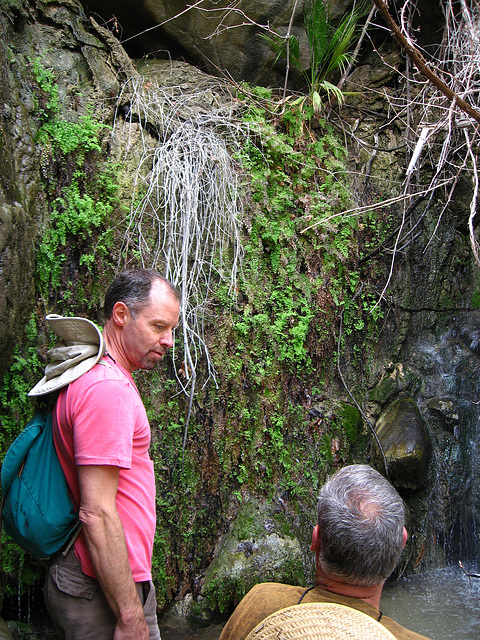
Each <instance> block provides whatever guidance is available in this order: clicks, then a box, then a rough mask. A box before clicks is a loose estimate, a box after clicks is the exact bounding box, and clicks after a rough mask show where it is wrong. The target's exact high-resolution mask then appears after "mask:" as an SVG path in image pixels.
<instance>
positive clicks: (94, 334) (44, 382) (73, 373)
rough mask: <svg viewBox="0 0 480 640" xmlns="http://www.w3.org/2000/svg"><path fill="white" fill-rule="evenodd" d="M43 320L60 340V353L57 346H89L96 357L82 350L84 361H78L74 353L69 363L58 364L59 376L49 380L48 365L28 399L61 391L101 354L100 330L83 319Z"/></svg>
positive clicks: (57, 318)
mask: <svg viewBox="0 0 480 640" xmlns="http://www.w3.org/2000/svg"><path fill="white" fill-rule="evenodd" d="M46 320H47V323H48V325H49V326H50V328H51V329H52V331H53V332H54V333H55V334H56V335H57V336H58V337H59V338H60V340H61V343H60V349H61V346H65V347H71V346H73V345H91V346H94V347H95V348H96V355H94V356H92V355H91V354H92V350H91V349H90V350H85V353H86V354H88V355H86V357H85V358H84V359H81V358H79V356H78V352H77V353H76V355H75V358H74V359H72V361H71V363H69V361H68V359H67V360H62V362H61V367H59V371H61V373H59V375H53V376H52V372H51V370H52V368H53V370H55V363H53V367H52V363H51V364H49V365H48V366H47V368H48V367H50V372H48V375H44V377H43V378H42V379H41V380H40V381H39V382H37V384H36V385H35V386H34V387H33V388H32V389H31V390H30V391H29V392H28V394H27V395H28V396H43V395H46V394H48V393H52V392H53V391H57V390H58V389H61V388H62V387H65V386H66V385H68V384H70V383H71V382H73V381H74V380H76V379H77V378H79V377H80V376H82V375H83V374H84V373H86V372H87V371H89V370H90V369H91V368H92V367H93V366H95V365H96V364H97V362H98V361H99V360H100V359H101V358H102V356H103V355H104V353H105V341H104V339H103V335H102V332H101V330H100V329H99V328H98V327H97V325H96V324H94V323H93V322H91V321H90V320H87V318H78V317H62V316H59V315H56V314H49V315H47V316H46ZM57 346H58V345H57ZM52 351H54V350H52ZM94 351H95V349H94ZM79 360H80V361H79Z"/></svg>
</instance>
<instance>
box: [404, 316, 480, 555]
mask: <svg viewBox="0 0 480 640" xmlns="http://www.w3.org/2000/svg"><path fill="white" fill-rule="evenodd" d="M479 345H480V314H478V313H477V312H473V313H468V314H467V313H465V314H461V315H457V316H455V317H453V318H452V322H451V327H450V328H449V329H448V330H447V331H446V332H444V333H443V334H442V335H440V336H439V337H438V338H434V337H431V336H430V337H429V338H422V339H421V340H420V341H419V342H418V343H417V344H416V345H415V347H414V349H412V352H411V358H412V359H411V363H410V364H411V366H413V368H415V369H416V370H417V372H418V374H419V376H420V380H421V384H420V389H419V392H418V395H417V398H416V400H417V403H418V406H419V408H420V411H421V412H422V415H423V417H424V419H425V421H426V422H427V425H428V427H429V430H430V434H431V437H432V443H433V447H434V455H433V459H432V463H431V466H432V468H431V472H430V487H429V489H430V493H429V498H428V500H427V503H426V513H425V517H426V518H427V531H428V533H427V537H428V538H429V541H430V546H431V547H435V549H436V550H435V551H434V553H435V555H437V559H438V552H439V551H440V558H439V560H440V562H441V557H442V556H443V560H444V562H445V564H447V565H450V564H457V565H458V561H461V562H462V563H463V564H467V565H471V566H473V567H478V566H479V565H480V546H479V544H478V535H479V533H480V527H479V524H478V519H479V514H480V475H479V472H480V460H479V455H478V453H479V439H480V420H479V418H480V349H479Z"/></svg>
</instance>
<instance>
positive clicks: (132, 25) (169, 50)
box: [85, 0, 307, 87]
mask: <svg viewBox="0 0 480 640" xmlns="http://www.w3.org/2000/svg"><path fill="white" fill-rule="evenodd" d="M196 4H198V3H190V5H187V4H185V2H179V0H161V1H160V0H141V1H140V2H136V3H135V5H132V3H131V2H130V1H129V0H115V1H113V0H93V1H89V2H88V3H86V2H85V8H86V9H88V11H90V13H91V14H92V15H93V17H94V18H95V19H96V20H99V16H101V17H102V18H103V21H104V24H105V25H107V26H109V27H110V28H112V29H116V35H117V37H118V38H119V40H120V42H122V44H123V45H124V47H125V49H126V51H127V52H128V53H129V54H130V55H131V56H132V57H138V58H141V57H143V56H145V55H146V56H151V57H163V58H174V59H175V58H176V59H179V58H183V59H184V60H185V61H187V62H189V63H191V64H195V65H197V66H201V67H202V68H204V69H205V70H206V71H208V72H209V73H211V74H213V75H217V76H222V75H224V76H225V77H229V78H233V79H234V80H236V81H240V80H247V81H248V82H251V83H254V84H260V85H263V84H264V85H267V86H278V87H281V86H283V83H284V73H285V71H284V70H285V64H284V63H283V64H282V63H281V62H279V63H278V65H275V59H276V53H274V52H273V51H272V50H271V49H270V47H269V45H268V44H267V42H266V41H265V40H264V39H263V38H261V37H260V33H262V32H264V33H265V32H266V29H265V27H267V26H269V27H270V28H271V29H273V30H275V31H278V32H279V33H282V34H284V33H286V31H287V29H288V25H289V23H290V19H291V16H292V11H293V10H294V7H295V4H296V3H295V0H267V2H255V0H242V2H241V3H236V4H235V6H234V7H233V5H232V6H231V8H230V9H225V8H219V5H218V3H217V2H215V1H214V0H206V1H205V2H202V3H201V5H199V6H198V7H196V6H195V5H196ZM228 5H229V3H225V5H222V7H225V6H228ZM189 6H192V7H193V8H189ZM302 11H303V2H299V3H297V5H296V10H295V15H294V19H293V24H292V30H291V33H292V34H295V35H297V36H299V38H301V42H302V43H304V46H305V47H306V46H307V40H306V34H305V29H304V26H303V13H302ZM292 76H293V74H292Z"/></svg>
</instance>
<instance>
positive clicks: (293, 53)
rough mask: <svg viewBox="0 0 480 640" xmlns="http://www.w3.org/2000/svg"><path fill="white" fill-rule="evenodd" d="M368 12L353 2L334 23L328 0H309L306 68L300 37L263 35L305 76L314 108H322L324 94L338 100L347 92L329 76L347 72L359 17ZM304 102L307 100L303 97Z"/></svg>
mask: <svg viewBox="0 0 480 640" xmlns="http://www.w3.org/2000/svg"><path fill="white" fill-rule="evenodd" d="M365 13H366V4H365V3H362V4H360V5H354V7H353V9H352V10H351V12H350V13H349V14H348V15H346V16H345V17H344V18H343V19H342V20H341V21H340V23H339V24H338V25H337V26H335V24H334V22H333V20H332V13H331V7H330V4H329V2H328V0H309V1H308V2H306V3H305V7H304V22H305V30H306V33H307V39H308V45H309V66H308V67H305V64H304V63H303V61H302V58H301V55H300V41H299V38H298V36H296V35H290V36H289V37H281V36H273V37H271V36H268V35H263V38H264V39H265V40H266V41H267V42H268V43H269V45H270V46H271V48H272V49H273V51H275V52H276V53H277V54H278V56H277V60H278V58H280V57H284V58H287V59H288V62H289V63H290V64H291V65H292V66H293V67H295V68H296V69H297V70H298V71H300V73H301V74H302V75H303V77H304V78H305V81H306V83H307V86H308V97H309V100H310V101H311V103H312V105H313V108H314V110H315V111H316V112H319V111H320V110H321V108H322V95H323V96H325V95H326V96H327V98H330V96H334V97H335V98H336V99H337V101H338V102H339V103H342V102H343V101H344V95H345V94H344V93H343V92H342V91H341V90H340V89H339V88H338V87H337V86H336V85H335V84H333V83H332V82H330V81H329V80H328V79H327V78H328V77H331V74H332V73H333V72H334V71H336V70H341V71H344V70H345V67H346V65H347V64H348V63H349V62H350V61H351V59H352V54H351V52H350V49H351V47H352V44H353V42H354V39H355V36H356V33H357V25H358V22H359V20H360V19H361V18H362V16H364V15H365ZM300 101H301V102H305V99H302V100H300Z"/></svg>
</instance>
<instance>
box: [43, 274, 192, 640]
mask: <svg viewBox="0 0 480 640" xmlns="http://www.w3.org/2000/svg"><path fill="white" fill-rule="evenodd" d="M179 305H180V297H179V294H178V292H177V290H176V289H175V288H174V287H173V285H172V284H171V283H170V282H169V281H168V280H166V279H165V278H163V277H162V276H161V275H160V274H158V273H157V272H155V271H152V270H148V269H137V270H131V271H125V272H123V273H121V274H119V275H118V276H117V277H116V278H115V280H114V281H113V282H112V284H111V285H110V287H109V289H108V291H107V293H106V296H105V327H104V331H103V338H104V341H105V344H106V350H107V351H106V354H105V356H104V357H103V358H102V359H101V360H100V361H99V362H98V364H96V365H95V366H94V367H93V368H91V369H90V370H89V371H88V372H87V373H84V374H83V375H82V376H81V377H79V378H78V379H76V380H74V381H73V382H71V383H70V384H69V385H68V386H67V387H64V388H63V389H62V390H61V391H60V394H59V396H58V400H57V403H56V406H55V410H54V438H55V444H56V448H57V452H58V455H59V458H60V462H61V465H62V468H63V470H64V472H65V476H66V478H67V482H68V485H69V488H70V491H71V494H72V497H73V500H74V502H75V504H76V506H77V507H78V510H79V518H80V521H81V523H82V530H81V533H80V535H79V537H78V538H77V539H76V541H75V543H74V545H73V547H72V549H71V550H70V551H69V552H68V553H67V555H64V554H63V553H59V554H57V555H56V556H55V557H54V558H53V560H52V564H51V566H50V569H49V572H48V575H47V579H46V583H45V601H46V604H47V608H48V610H49V613H50V615H51V617H52V619H53V621H54V623H55V626H56V627H57V629H58V631H59V633H60V635H61V637H62V638H65V639H66V640H87V638H88V639H94V640H107V639H111V638H114V639H115V640H147V639H149V640H153V639H155V640H158V639H159V638H160V633H159V630H158V625H157V619H156V601H155V591H154V587H153V584H152V581H151V578H152V576H151V558H152V548H153V538H154V533H155V520H156V517H155V479H154V472H153V463H152V461H151V460H150V458H149V454H148V449H149V444H150V427H149V424H148V419H147V416H146V412H145V408H144V406H143V403H142V401H141V398H140V395H139V393H138V390H137V388H136V386H135V383H134V381H133V378H132V375H131V374H132V373H133V371H135V370H137V369H145V370H150V369H153V368H154V367H155V365H156V364H157V362H159V361H160V360H161V359H162V357H163V356H164V355H165V354H166V352H167V349H169V348H170V347H172V345H173V330H174V329H175V327H176V326H177V324H178V319H179V308H180V307H179Z"/></svg>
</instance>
